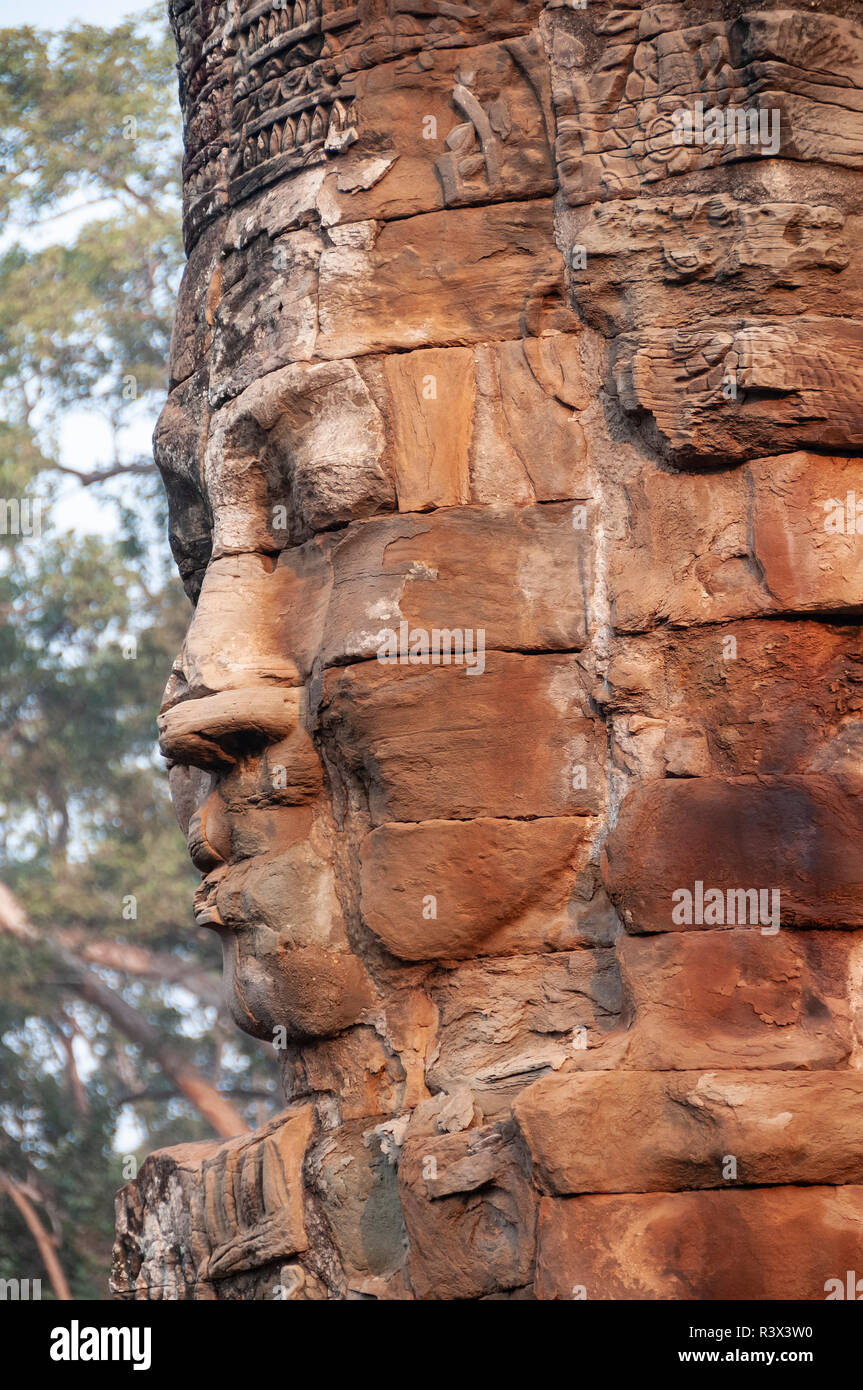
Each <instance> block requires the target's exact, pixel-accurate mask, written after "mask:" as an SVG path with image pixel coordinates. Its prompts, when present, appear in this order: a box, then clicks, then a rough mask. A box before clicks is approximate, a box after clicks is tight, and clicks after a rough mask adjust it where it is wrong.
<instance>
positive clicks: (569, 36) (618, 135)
mask: <svg viewBox="0 0 863 1390" xmlns="http://www.w3.org/2000/svg"><path fill="white" fill-rule="evenodd" d="M692 18H695V15H693V14H692V12H691V11H688V10H687V9H685V8H684V7H683V6H682V5H676V4H670V5H663V6H649V7H647V8H645V9H641V8H638V9H631V10H612V11H605V12H604V13H603V14H602V15H600V16H599V17H598V18H594V16H593V14H592V13H591V12H590V11H589V10H588V9H585V11H584V12H582V14H581V15H579V16H578V17H577V20H576V24H575V26H574V32H571V31H569V29H568V28H565V27H564V26H563V25H560V26H559V27H558V28H557V29H556V31H555V35H554V47H553V49H552V91H553V97H554V104H555V108H556V113H557V132H558V133H557V143H556V151H555V152H556V158H557V165H558V172H559V174H560V179H561V185H562V188H563V191H564V194H565V196H566V198H567V201H568V202H570V203H573V204H581V203H591V202H595V201H597V200H600V199H606V198H619V197H621V196H630V197H631V196H634V195H637V194H639V193H641V192H642V191H643V188H644V185H645V184H646V185H650V184H655V183H658V182H662V181H664V180H666V179H668V178H673V177H679V176H681V175H686V174H690V173H691V172H692V171H694V170H699V169H708V168H715V167H716V166H718V165H722V164H725V163H727V162H729V161H734V160H738V159H752V158H759V159H767V158H771V157H774V156H779V157H780V158H783V159H788V160H821V161H827V162H829V163H834V164H840V165H845V166H848V167H851V168H860V167H861V165H863V112H861V110H860V101H859V97H858V94H857V87H856V85H852V83H853V82H854V78H853V77H851V74H855V75H856V74H859V73H860V70H861V59H863V32H861V29H860V27H859V25H858V24H856V23H855V22H854V21H853V20H851V19H844V18H839V17H838V16H835V15H826V14H825V15H822V14H817V13H815V14H813V13H811V12H805V11H788V10H768V11H758V10H751V11H749V12H748V13H746V14H744V15H743V16H741V17H740V19H738V20H735V21H727V20H722V19H718V20H712V19H705V21H704V22H702V23H695V24H693V23H691V20H692ZM579 34H583V35H584V41H582V39H581V38H580V37H577V36H578V35H579ZM595 35H596V36H598V37H599V38H600V39H601V42H600V44H599V45H597V44H596V40H595V37H594V36H595ZM587 43H590V56H589V57H588V56H587V53H586V46H587ZM858 81H859V77H858ZM698 101H701V103H702V106H703V107H704V108H707V109H708V110H712V109H713V108H714V106H716V107H718V108H719V109H720V111H721V112H722V115H723V121H724V124H725V128H726V134H725V135H724V137H723V138H722V139H720V140H713V139H709V138H708V139H706V140H704V141H698V140H695V141H690V142H689V143H684V142H683V141H682V140H676V139H675V133H676V132H678V131H680V130H681V128H682V127H681V125H680V123H678V122H675V120H674V113H675V112H676V111H684V110H685V111H688V112H690V113H691V114H692V115H693V116H694V115H695V107H696V103H697V102H698ZM738 111H739V112H741V113H746V112H749V111H754V112H755V113H756V122H757V121H758V116H757V113H759V112H761V113H763V116H764V117H765V118H766V120H765V122H764V125H763V126H762V127H761V129H760V130H759V131H758V132H757V137H756V138H755V139H752V138H751V133H750V126H749V118H748V116H745V115H744V117H743V128H742V129H741V126H740V125H739V124H738V121H737V116H736V113H737V112H738ZM729 112H730V114H731V116H732V123H731V133H730V134H728V133H727V132H728V126H727V117H728V113H729ZM705 133H706V131H705ZM663 191H665V190H663Z"/></svg>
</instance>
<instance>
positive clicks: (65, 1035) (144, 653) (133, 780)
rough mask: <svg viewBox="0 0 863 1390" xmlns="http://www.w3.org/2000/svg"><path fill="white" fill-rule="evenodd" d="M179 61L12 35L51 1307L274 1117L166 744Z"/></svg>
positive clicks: (0, 1196) (9, 394)
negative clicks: (201, 1161) (144, 1210)
mask: <svg viewBox="0 0 863 1390" xmlns="http://www.w3.org/2000/svg"><path fill="white" fill-rule="evenodd" d="M174 61H175V55H174V50H173V42H172V39H171V37H170V33H169V31H168V28H167V23H166V21H165V15H164V10H163V7H162V6H161V5H160V6H157V7H156V8H154V9H151V10H149V11H147V12H144V13H143V14H142V15H141V16H140V17H138V18H136V19H133V20H129V21H126V22H123V23H121V24H118V25H116V26H115V27H113V28H110V29H103V28H99V27H96V26H93V25H73V26H72V27H70V28H68V29H67V30H65V31H63V32H60V33H50V32H48V33H46V32H41V31H40V30H38V29H35V28H31V27H29V26H23V27H19V28H15V29H2V30H0V225H2V226H4V227H5V229H6V230H5V232H4V234H3V236H2V238H0V499H2V500H0V620H2V626H0V1278H18V1279H22V1278H28V1277H29V1278H41V1279H42V1281H43V1296H55V1297H67V1296H69V1295H70V1294H71V1296H72V1297H73V1298H96V1299H101V1298H105V1297H106V1296H107V1289H106V1277H107V1269H108V1265H109V1258H110V1246H111V1234H112V1225H113V1194H114V1191H115V1190H116V1188H117V1187H119V1186H120V1185H121V1184H122V1182H123V1181H124V1180H126V1179H127V1178H128V1177H129V1176H132V1175H133V1172H134V1170H135V1167H136V1164H137V1163H138V1162H139V1161H140V1160H141V1159H142V1157H143V1156H144V1155H145V1154H147V1153H149V1152H151V1151H152V1150H153V1149H155V1148H158V1147H159V1146H160V1145H162V1144H167V1143H178V1142H183V1141H185V1140H188V1139H195V1138H203V1137H210V1136H212V1135H213V1133H221V1134H226V1133H232V1132H237V1131H238V1130H239V1129H241V1128H242V1127H243V1126H244V1125H245V1124H252V1123H260V1122H261V1121H262V1120H263V1119H264V1118H266V1117H267V1116H269V1115H270V1114H271V1113H272V1112H273V1109H274V1108H275V1107H276V1104H277V1103H276V1100H275V1080H276V1076H275V1066H274V1061H273V1058H272V1055H271V1053H269V1052H268V1050H267V1049H265V1048H263V1047H256V1045H255V1044H253V1043H252V1042H251V1041H249V1040H247V1039H242V1038H241V1037H240V1035H239V1034H238V1033H237V1032H236V1030H235V1029H234V1028H233V1027H232V1026H230V1024H229V1023H228V1021H227V1019H226V1017H225V1016H224V1014H223V1012H222V1009H221V1004H220V1002H219V1001H220V990H219V984H218V958H217V957H218V953H217V944H216V943H215V941H214V940H213V939H212V937H211V934H210V933H207V932H201V931H198V930H196V929H195V927H194V923H193V919H192V915H191V907H190V902H191V894H192V891H193V888H194V883H195V877H196V876H195V875H194V873H193V871H192V869H191V867H190V865H189V863H188V860H187V856H186V848H185V843H184V841H183V838H182V836H181V835H180V832H179V830H178V828H177V826H176V823H175V822H174V819H173V814H172V812H171V809H170V805H169V802H168V800H167V788H166V778H165V775H164V770H163V767H162V764H161V760H160V759H159V757H158V755H157V752H156V748H155V734H156V730H155V711H156V709H157V707H158V704H159V699H160V696H161V691H162V688H163V686H164V683H165V680H166V678H167V674H168V671H169V670H170V665H171V661H172V659H173V657H174V654H175V653H176V650H177V648H178V646H179V643H180V641H181V638H182V634H183V631H184V629H185V625H186V622H187V618H188V605H187V602H186V600H185V598H184V596H183V594H182V590H181V588H180V586H179V583H178V582H177V581H176V580H175V578H174V576H173V574H172V573H171V572H170V569H169V565H168V548H167V543H166V541H165V539H164V532H165V521H166V518H165V514H164V498H163V494H162V490H161V484H160V483H159V480H158V476H157V474H156V472H155V469H154V467H153V464H152V460H151V458H150V455H149V446H148V443H147V442H146V441H147V439H148V436H149V432H150V431H151V429H152V425H153V423H154V422H155V418H156V415H157V414H158V410H159V408H160V406H161V402H162V399H163V398H164V393H165V390H166V375H167V373H166V360H167V354H168V345H169V340H170V325H171V314H172V308H173V301H174V296H175V293H176V286H177V282H178V278H179V271H180V267H181V262H182V252H181V246H180V238H179V220H180V209H179V181H180V172H179V160H180V150H179V139H178V129H179V112H178V109H177V101H176V92H175V72H174ZM82 422H83V423H82ZM88 422H92V436H91V434H90V429H89V424H88ZM91 440H92V442H91ZM97 441H98V447H97ZM10 501H12V502H13V503H14V505H15V507H16V508H17V511H16V512H15V513H14V515H13V513H12V512H11V511H10V508H9V502H10ZM94 517H95V518H97V519H98V525H96V526H95V527H94V526H93V525H90V524H87V523H89V522H90V521H91V520H92V518H94ZM13 522H17V523H18V524H17V525H15V524H13Z"/></svg>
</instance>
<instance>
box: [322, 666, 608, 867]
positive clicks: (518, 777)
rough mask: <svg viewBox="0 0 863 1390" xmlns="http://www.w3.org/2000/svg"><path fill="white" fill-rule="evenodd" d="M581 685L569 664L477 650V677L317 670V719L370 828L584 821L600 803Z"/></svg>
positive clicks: (462, 670) (601, 785)
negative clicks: (354, 782) (364, 805)
mask: <svg viewBox="0 0 863 1390" xmlns="http://www.w3.org/2000/svg"><path fill="white" fill-rule="evenodd" d="M586 684H587V681H586V677H585V673H584V670H583V668H582V667H581V666H580V665H579V663H578V659H577V658H576V657H574V656H554V655H541V656H540V655H536V656H521V655H517V654H515V653H508V652H506V653H505V652H493V653H487V654H486V659H485V670H484V671H483V672H482V674H481V675H480V674H473V672H472V671H471V668H470V667H467V666H432V667H428V668H423V667H417V666H412V667H405V666H390V665H385V664H382V663H381V662H379V661H375V662H363V663H362V664H359V665H355V666H348V667H345V668H344V669H340V670H331V671H328V672H327V673H326V678H325V681H324V695H325V703H324V706H323V710H322V715H321V718H322V723H323V727H324V729H325V731H326V732H327V734H328V735H329V737H330V738H331V739H332V741H333V743H334V745H335V746H336V747H337V749H338V753H339V759H340V761H341V762H342V765H343V766H345V767H346V768H350V769H351V771H352V772H354V773H355V775H356V776H357V777H358V778H359V779H360V782H361V783H362V785H363V788H364V790H365V792H366V795H367V796H368V801H369V813H370V815H371V818H372V821H373V823H374V824H375V825H380V824H382V823H383V822H384V821H391V820H392V821H427V820H459V821H463V820H467V819H469V818H472V817H476V816H494V817H501V818H509V819H516V818H526V817H529V816H530V817H533V816H543V817H548V816H584V815H591V814H596V812H598V811H599V810H600V809H601V807H602V805H603V802H604V798H605V775H604V760H605V729H604V728H603V726H602V724H601V723H600V722H599V721H598V720H597V719H595V718H594V717H593V715H592V712H591V709H590V704H589V698H588V691H587V690H586V688H585V687H586ZM538 728H541V729H543V730H544V735H543V737H544V742H543V744H542V745H541V746H538V745H537V744H536V743H535V742H534V740H533V734H534V731H535V730H536V729H538ZM523 828H524V829H525V830H526V831H530V830H531V829H532V828H534V827H532V824H527V825H525V826H524V827H523ZM535 828H536V829H541V827H535ZM537 844H539V841H537Z"/></svg>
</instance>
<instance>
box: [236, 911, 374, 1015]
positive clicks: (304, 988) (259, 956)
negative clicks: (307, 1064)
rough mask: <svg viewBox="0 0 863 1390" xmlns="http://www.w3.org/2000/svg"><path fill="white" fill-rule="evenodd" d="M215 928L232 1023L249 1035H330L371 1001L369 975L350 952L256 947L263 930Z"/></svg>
mask: <svg viewBox="0 0 863 1390" xmlns="http://www.w3.org/2000/svg"><path fill="white" fill-rule="evenodd" d="M217 930H218V931H219V936H220V937H221V941H222V962H223V980H224V990H225V998H226V1002H227V1005H228V1009H229V1011H230V1014H231V1017H232V1018H233V1020H234V1022H235V1023H236V1024H237V1027H238V1028H241V1029H242V1030H243V1032H244V1033H249V1034H251V1036H252V1037H253V1038H262V1039H264V1040H266V1041H267V1042H280V1041H281V1042H284V1041H296V1042H301V1041H303V1040H304V1039H308V1038H328V1037H332V1036H333V1035H334V1034H336V1033H340V1032H341V1031H342V1029H344V1028H349V1027H351V1025H352V1024H355V1023H359V1022H360V1021H361V1020H362V1016H363V1014H364V1012H365V1011H366V1010H367V1009H369V1008H370V1007H371V1005H372V1004H373V1002H374V996H373V993H372V988H371V984H370V982H369V979H368V976H367V975H366V973H365V970H364V969H363V966H362V963H361V962H360V960H359V959H358V958H357V957H356V956H355V955H353V954H352V953H351V952H347V951H344V952H341V951H326V950H324V949H322V948H321V947H318V946H302V947H298V948H296V949H295V950H290V949H287V950H286V949H285V948H284V947H282V946H278V947H277V948H276V949H275V950H273V949H272V948H270V947H268V948H267V949H261V939H260V938H261V936H262V933H260V932H259V931H258V930H257V929H256V928H254V927H249V928H246V929H244V930H241V931H230V930H229V929H227V928H225V927H221V928H217ZM266 935H267V936H269V935H270V934H269V933H267V934H266ZM281 1030H284V1032H282V1031H281Z"/></svg>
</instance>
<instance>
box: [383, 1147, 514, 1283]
mask: <svg viewBox="0 0 863 1390" xmlns="http://www.w3.org/2000/svg"><path fill="white" fill-rule="evenodd" d="M399 1182H400V1186H401V1193H402V1205H403V1209H404V1214H405V1224H406V1226H407V1231H408V1238H409V1241H410V1257H409V1259H410V1277H411V1284H412V1285H413V1288H414V1290H415V1293H416V1296H417V1297H418V1298H422V1299H452V1298H481V1297H483V1296H484V1295H486V1294H490V1293H494V1292H496V1291H497V1290H500V1289H517V1288H521V1287H523V1286H524V1285H526V1284H527V1283H529V1282H530V1279H531V1275H532V1270H533V1254H534V1240H535V1223H536V1208H537V1199H536V1194H535V1192H534V1190H533V1188H532V1186H531V1184H530V1181H529V1178H528V1176H527V1172H526V1164H525V1160H524V1155H523V1152H522V1150H521V1146H520V1145H519V1143H518V1136H517V1134H516V1132H515V1126H514V1125H513V1124H512V1122H511V1121H510V1122H509V1123H504V1124H498V1125H489V1126H487V1127H485V1128H481V1129H475V1130H470V1131H468V1132H467V1133H465V1134H451V1135H441V1136H438V1137H435V1138H434V1139H433V1140H430V1139H428V1138H418V1139H410V1138H408V1140H407V1142H406V1144H405V1146H404V1149H403V1152H402V1157H401V1161H400V1163H399Z"/></svg>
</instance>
